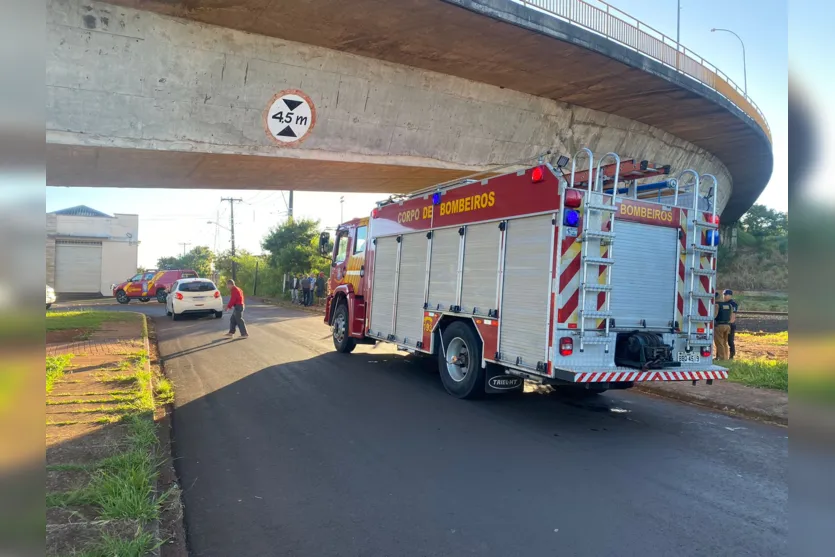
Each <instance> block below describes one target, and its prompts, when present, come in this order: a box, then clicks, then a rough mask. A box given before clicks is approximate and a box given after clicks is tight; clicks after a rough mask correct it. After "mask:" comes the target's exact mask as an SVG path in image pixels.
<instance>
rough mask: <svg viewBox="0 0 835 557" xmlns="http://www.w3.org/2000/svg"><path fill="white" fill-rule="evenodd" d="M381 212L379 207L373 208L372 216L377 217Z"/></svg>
mask: <svg viewBox="0 0 835 557" xmlns="http://www.w3.org/2000/svg"><path fill="white" fill-rule="evenodd" d="M379 213H380V212H379V211H378V210H377V209H371V218H372V219H376V218H377V215H378V214H379Z"/></svg>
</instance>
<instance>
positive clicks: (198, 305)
mask: <svg viewBox="0 0 835 557" xmlns="http://www.w3.org/2000/svg"><path fill="white" fill-rule="evenodd" d="M194 305H195V306H197V307H201V306H203V305H204V304H194Z"/></svg>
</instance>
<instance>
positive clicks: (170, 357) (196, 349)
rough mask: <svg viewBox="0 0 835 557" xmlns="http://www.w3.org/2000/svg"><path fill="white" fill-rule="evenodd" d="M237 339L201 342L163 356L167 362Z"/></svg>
mask: <svg viewBox="0 0 835 557" xmlns="http://www.w3.org/2000/svg"><path fill="white" fill-rule="evenodd" d="M234 340H236V339H233V338H218V339H215V340H213V341H211V342H207V343H206V344H201V345H200V346H193V347H191V348H187V349H186V350H180V351H179V352H174V353H172V354H168V355H167V356H165V357H163V358H162V361H163V362H167V361H169V360H173V359H174V358H179V357H181V356H188V355H189V354H194V353H195V352H200V351H202V350H207V349H209V348H215V347H217V346H221V345H223V344H228V343H230V342H232V341H234Z"/></svg>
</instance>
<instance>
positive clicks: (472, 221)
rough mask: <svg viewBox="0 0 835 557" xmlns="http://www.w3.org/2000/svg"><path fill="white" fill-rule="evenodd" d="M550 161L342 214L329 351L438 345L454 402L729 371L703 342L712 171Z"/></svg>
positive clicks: (431, 350) (708, 301)
mask: <svg viewBox="0 0 835 557" xmlns="http://www.w3.org/2000/svg"><path fill="white" fill-rule="evenodd" d="M554 158H556V157H551V156H550V153H547V154H545V155H543V156H541V157H538V158H537V159H534V160H535V161H536V162H535V163H534V164H530V163H528V165H522V164H517V165H514V166H513V167H511V168H505V169H492V170H490V171H489V172H485V173H480V174H474V175H471V176H468V177H466V178H462V179H459V180H455V181H452V182H446V183H443V184H438V185H436V186H432V187H430V188H427V189H424V190H420V191H417V192H414V193H412V194H409V195H405V196H402V197H397V198H392V199H390V200H388V201H385V202H382V203H379V204H378V206H377V208H376V209H374V210H373V211H372V214H371V215H370V217H366V218H360V219H354V220H351V221H348V222H346V223H344V224H342V225H340V226H339V227H338V229H337V231H336V234H335V237H334V241H333V246H332V252H331V257H332V269H331V276H330V280H329V284H328V286H329V288H328V298H327V305H326V312H325V322H326V323H327V324H328V325H330V326H331V328H332V331H333V343H334V347H335V348H336V349H337V350H338V351H339V352H343V353H348V352H351V351H352V350H353V349H354V348H355V346H356V345H357V344H358V343H370V344H373V343H376V342H390V343H394V344H396V345H397V346H398V347H400V348H401V349H405V350H407V351H410V352H415V353H424V354H428V355H434V356H435V357H437V358H438V363H439V368H440V375H441V380H442V382H443V384H444V387H445V388H446V390H447V391H448V392H449V393H450V394H452V395H453V396H456V397H459V398H475V397H478V396H481V395H483V394H484V393H498V392H508V391H513V390H518V389H521V388H522V386H523V383H524V381H525V380H529V381H534V382H537V383H544V384H550V385H553V386H557V387H566V388H571V389H575V390H581V391H582V392H585V393H600V392H603V391H605V390H607V389H624V388H629V387H632V386H633V385H634V384H635V383H637V382H641V381H693V382H696V381H700V380H704V381H706V382H707V383H712V382H713V380H715V379H724V378H726V377H727V370H726V369H725V368H722V367H720V366H717V365H714V364H713V360H712V350H711V347H712V336H713V334H712V333H713V312H714V307H713V302H714V299H713V297H714V291H715V286H714V277H715V273H716V253H717V249H718V227H719V225H718V223H719V220H718V217H717V216H716V207H715V197H716V195H715V193H716V186H717V183H716V179H715V178H714V177H713V176H711V175H699V173H697V172H696V171H694V170H689V169H688V170H685V171H683V172H681V173H680V175H679V176H678V178H670V177H669V173H670V167H669V166H657V165H652V164H650V163H648V162H647V161H634V160H624V161H621V159H620V158H619V157H618V155H617V154H615V153H607V154H606V155H605V156H604V157H603V158H601V159H600V160H599V161H598V163H597V165H596V166H595V164H594V163H595V161H594V156H593V153H592V152H591V151H590V150H588V149H582V150H581V151H579V152H578V153H577V154H576V155H575V156H574V157H573V158H572V159H569V158H568V157H564V156H563V157H559V159H558V160H556V161H554ZM579 161H584V162H586V163H587V166H584V167H583V168H581V167H580V166H579V164H578V162H579ZM604 161H608V164H606V165H604V164H603V162H604ZM531 162H533V161H531ZM569 162H570V170H568V168H569V167H568V164H569ZM653 177H660V178H662V180H661V181H657V182H655V183H653V184H646V183H642V184H641V185H638V181H639V180H640V181H642V182H646V180H647V179H649V178H653ZM685 182H686V184H685ZM706 183H710V184H711V187H710V189H709V190H708V191H707V192H704V191H703V188H702V186H703V185H705V184H706ZM622 184H623V185H622ZM328 243H329V237H328V236H327V235H326V234H323V236H322V237H320V246H323V248H324V246H325V245H328Z"/></svg>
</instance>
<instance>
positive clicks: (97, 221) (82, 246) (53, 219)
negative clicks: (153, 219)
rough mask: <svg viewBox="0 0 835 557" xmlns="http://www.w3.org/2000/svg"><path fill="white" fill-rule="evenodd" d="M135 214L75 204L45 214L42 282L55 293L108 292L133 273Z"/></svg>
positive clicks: (136, 243)
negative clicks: (111, 214) (44, 266)
mask: <svg viewBox="0 0 835 557" xmlns="http://www.w3.org/2000/svg"><path fill="white" fill-rule="evenodd" d="M138 251H139V216H138V215H125V214H119V213H116V214H114V215H113V216H110V215H107V214H105V213H102V212H100V211H96V210H95V209H91V208H90V207H86V206H84V205H79V206H77V207H71V208H69V209H63V210H61V211H55V212H53V213H47V215H46V283H47V284H48V285H50V286H52V287H53V288H55V292H56V293H57V294H59V295H60V294H71V295H72V294H75V295H78V294H93V295H97V294H103V295H105V296H110V295H112V292H111V290H110V285H111V284H114V283H119V282H122V281H124V280H125V279H126V278H128V277H130V276H132V275H134V274H135V273H136V267H137V261H138Z"/></svg>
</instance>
